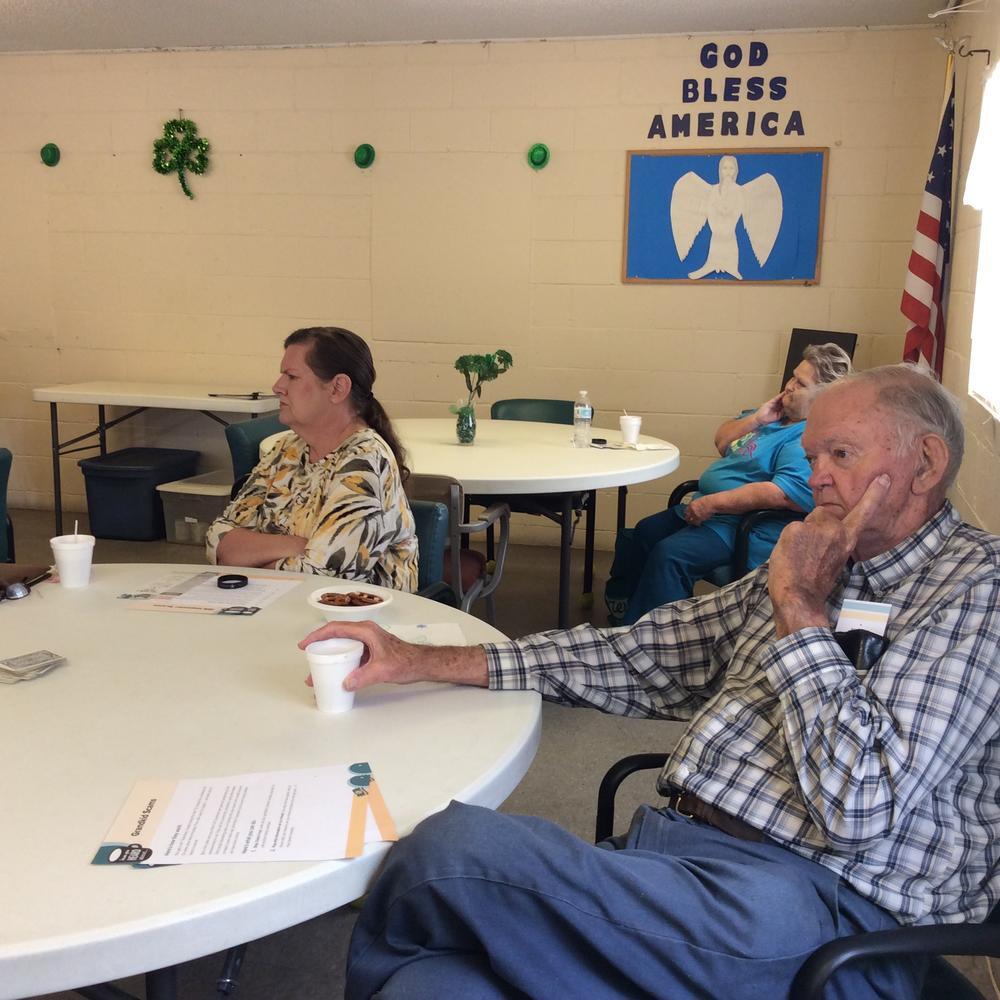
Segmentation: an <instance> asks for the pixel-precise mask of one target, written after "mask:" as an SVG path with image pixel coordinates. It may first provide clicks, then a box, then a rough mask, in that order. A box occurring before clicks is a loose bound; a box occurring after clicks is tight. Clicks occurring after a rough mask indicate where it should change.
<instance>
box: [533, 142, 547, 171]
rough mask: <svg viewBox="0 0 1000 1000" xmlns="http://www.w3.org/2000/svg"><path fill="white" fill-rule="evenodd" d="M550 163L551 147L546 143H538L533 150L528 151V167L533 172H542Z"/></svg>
mask: <svg viewBox="0 0 1000 1000" xmlns="http://www.w3.org/2000/svg"><path fill="white" fill-rule="evenodd" d="M548 162H549V147H548V146H546V145H545V143H544V142H536V143H535V144H534V146H532V147H531V149H529V150H528V166H530V167H531V169H532V170H541V169H542V168H543V167H545V166H548Z"/></svg>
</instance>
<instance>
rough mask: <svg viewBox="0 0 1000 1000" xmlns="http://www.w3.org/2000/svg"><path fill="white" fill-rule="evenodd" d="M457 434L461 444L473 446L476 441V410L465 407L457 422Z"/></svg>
mask: <svg viewBox="0 0 1000 1000" xmlns="http://www.w3.org/2000/svg"><path fill="white" fill-rule="evenodd" d="M455 434H456V435H457V436H458V443H459V444H472V443H473V442H474V441H475V440H476V408H475V407H474V406H471V405H470V406H463V407H462V408H461V409H460V410H459V411H458V419H457V420H456V421H455Z"/></svg>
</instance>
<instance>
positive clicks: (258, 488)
mask: <svg viewBox="0 0 1000 1000" xmlns="http://www.w3.org/2000/svg"><path fill="white" fill-rule="evenodd" d="M233 528H249V529H250V530H251V531H261V532H266V533H272V534H286V535H300V536H302V537H303V538H307V539H308V540H309V541H308V544H307V545H306V550H305V552H303V553H302V555H299V556H289V557H287V558H285V559H279V560H278V561H277V562H276V563H275V568H276V569H284V570H289V571H291V572H296V573H320V574H322V575H324V576H336V577H340V578H342V579H344V580H358V581H363V582H367V583H374V584H378V585H379V586H382V587H391V588H393V589H394V590H405V591H410V592H412V591H415V590H416V589H417V536H416V530H415V527H414V523H413V515H412V514H411V513H410V505H409V504H408V503H407V500H406V496H405V494H404V493H403V484H402V483H401V482H400V477H399V468H398V466H397V465H396V459H395V457H394V456H393V454H392V451H391V450H390V449H389V446H388V445H387V444H386V443H385V441H383V440H382V438H381V437H379V435H378V434H376V433H375V431H373V430H372V429H371V428H369V427H366V428H364V429H363V430H360V431H356V432H355V433H354V434H352V435H351V436H350V437H348V438H347V439H346V440H345V441H344V442H343V443H342V444H341V445H340V447H339V448H337V449H336V450H335V451H332V452H330V454H329V455H325V456H324V457H323V458H321V459H320V460H319V461H318V462H310V461H309V447H308V445H307V444H306V443H305V441H303V440H302V438H300V437H299V436H298V435H297V434H295V433H293V432H291V431H289V432H288V433H287V434H285V435H284V436H283V437H282V438H280V439H279V440H278V441H277V442H276V443H275V445H274V447H273V448H272V449H271V450H270V451H269V452H268V453H267V454H266V455H265V456H264V457H263V458H262V459H261V461H260V462H259V463H258V464H257V466H256V467H255V468H254V470H253V472H251V473H250V476H249V478H248V479H247V481H246V484H245V485H244V486H243V488H242V489H241V490H240V492H239V493H238V494H237V495H236V497H235V499H234V500H232V501H231V502H230V504H229V506H228V507H227V508H226V509H225V510H224V511H223V512H222V514H221V516H220V517H218V518H217V519H216V520H215V521H214V522H213V524H212V526H211V527H210V528H209V529H208V534H207V536H206V544H205V547H206V550H207V554H208V559H209V561H210V562H211V563H215V562H216V550H217V549H218V547H219V542H220V541H221V540H222V536H223V535H225V533H226V532H227V531H231V530H232V529H233Z"/></svg>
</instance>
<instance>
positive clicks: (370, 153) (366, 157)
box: [354, 142, 375, 170]
mask: <svg viewBox="0 0 1000 1000" xmlns="http://www.w3.org/2000/svg"><path fill="white" fill-rule="evenodd" d="M374 162H375V147H374V146H373V145H372V144H371V143H370V142H363V143H361V145H360V146H358V148H357V149H356V150H354V163H355V166H358V167H360V168H361V169H362V170H367V169H368V168H369V167H370V166H371V165H372V164H373V163H374Z"/></svg>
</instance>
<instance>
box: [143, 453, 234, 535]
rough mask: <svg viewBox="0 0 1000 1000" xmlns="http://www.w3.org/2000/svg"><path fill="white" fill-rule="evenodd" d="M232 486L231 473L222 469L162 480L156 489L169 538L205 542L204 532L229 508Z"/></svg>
mask: <svg viewBox="0 0 1000 1000" xmlns="http://www.w3.org/2000/svg"><path fill="white" fill-rule="evenodd" d="M232 488H233V479H232V476H231V475H229V474H228V473H226V472H225V471H224V470H222V469H216V470H215V471H213V472H204V473H202V474H201V475H200V476H191V478H190V479H176V480H174V481H173V482H172V483H160V485H159V486H157V487H156V489H157V490H158V491H159V494H160V498H161V499H162V500H163V519H164V522H165V523H166V528H167V541H168V542H180V543H181V544H182V545H204V544H205V532H206V531H208V529H209V526H210V525H211V523H212V522H213V521H214V520H215V519H216V518H217V517H218V516H219V515H220V514H221V513H222V512H223V511H224V510H225V509H226V505H227V504H228V503H229V494H230V492H231V491H232Z"/></svg>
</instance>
